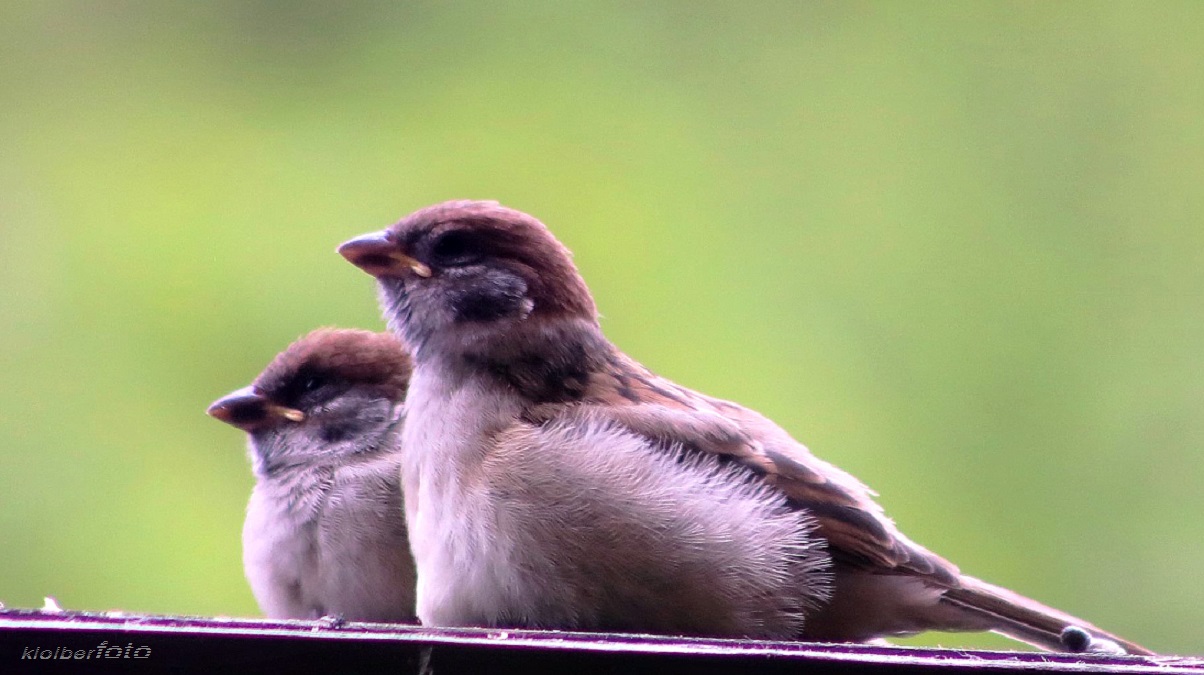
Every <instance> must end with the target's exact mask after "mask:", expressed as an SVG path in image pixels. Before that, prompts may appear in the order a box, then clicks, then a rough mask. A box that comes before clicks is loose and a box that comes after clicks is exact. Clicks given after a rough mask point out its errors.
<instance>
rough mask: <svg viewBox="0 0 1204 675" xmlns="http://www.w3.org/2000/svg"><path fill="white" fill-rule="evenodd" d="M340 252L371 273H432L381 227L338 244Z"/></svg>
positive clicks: (375, 275)
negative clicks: (379, 230) (400, 246)
mask: <svg viewBox="0 0 1204 675" xmlns="http://www.w3.org/2000/svg"><path fill="white" fill-rule="evenodd" d="M338 251H339V255H341V256H343V257H344V258H346V259H347V261H348V262H350V263H351V264H352V265H355V266H356V267H358V268H360V269H362V270H364V271H365V272H367V273H368V274H371V275H372V276H374V277H404V276H406V275H408V274H417V275H418V276H420V277H424V278H425V277H429V276H431V268H430V267H429V266H427V265H425V264H423V263H422V262H420V261H418V260H415V259H414V258H411V257H410V256H408V255H406V254H404V253H402V252H401V251H400V250H399V249H398V247H397V244H395V243H393V241H392V240H390V239H389V237H388V234H387V233H386V232H384V231H381V232H373V233H371V234H365V235H361V236H359V237H356V238H355V239H352V240H350V241H345V242H343V243H342V244H340V245H339V249H338Z"/></svg>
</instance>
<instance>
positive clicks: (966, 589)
mask: <svg viewBox="0 0 1204 675" xmlns="http://www.w3.org/2000/svg"><path fill="white" fill-rule="evenodd" d="M960 581H961V586H960V587H959V588H951V589H949V590H947V591H946V592H945V593H944V595H943V596H942V598H941V600H942V602H944V603H948V604H951V605H954V606H956V607H958V608H960V609H962V610H963V611H966V612H969V613H971V614H974V615H975V616H978V617H980V618H981V619H982V620H983V621H984V622H985V623H988V624H990V625H991V629H992V630H994V631H995V632H997V633H1002V634H1003V635H1006V636H1008V637H1010V638H1013V639H1016V640H1020V641H1021V642H1027V643H1029V644H1031V645H1034V646H1036V647H1040V648H1042V649H1048V650H1050V651H1066V650H1067V644H1066V641H1065V639H1063V631H1065V630H1066V629H1067V628H1075V627H1077V628H1081V629H1083V630H1084V631H1086V632H1087V633H1089V634H1091V636H1092V637H1093V638H1103V639H1105V640H1110V641H1112V642H1115V643H1116V644H1117V645H1119V646H1120V647H1121V648H1123V649H1124V650H1125V651H1126V652H1128V653H1129V654H1144V655H1153V654H1154V652H1152V651H1150V650H1148V649H1146V648H1145V647H1142V646H1141V645H1139V644H1136V643H1133V642H1130V641H1128V640H1125V639H1124V638H1121V637H1118V636H1116V635H1113V634H1111V633H1108V632H1106V631H1103V630H1100V629H1099V628H1096V627H1095V626H1093V625H1091V624H1090V623H1087V622H1086V621H1083V620H1081V619H1079V618H1076V617H1073V616H1071V615H1069V614H1066V613H1064V612H1060V611H1058V610H1056V609H1053V608H1052V607H1046V606H1045V605H1042V604H1041V603H1039V602H1037V601H1035V600H1030V599H1028V598H1026V597H1024V596H1022V595H1019V594H1018V593H1013V592H1012V591H1009V590H1007V589H1006V588H1000V587H999V586H995V585H993V584H988V583H987V582H985V581H981V580H979V579H975V578H974V577H968V576H962V577H961V580H960Z"/></svg>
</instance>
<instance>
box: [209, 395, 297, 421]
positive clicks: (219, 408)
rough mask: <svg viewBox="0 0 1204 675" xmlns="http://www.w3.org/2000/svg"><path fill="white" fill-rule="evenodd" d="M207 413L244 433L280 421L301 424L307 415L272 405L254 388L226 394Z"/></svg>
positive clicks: (292, 409)
mask: <svg viewBox="0 0 1204 675" xmlns="http://www.w3.org/2000/svg"><path fill="white" fill-rule="evenodd" d="M205 412H207V413H209V416H210V417H213V418H214V419H218V420H221V421H223V422H225V423H226V424H229V425H231V426H234V427H238V428H239V429H242V430H243V431H252V430H254V429H258V428H259V427H262V426H266V425H268V424H272V423H274V422H279V421H280V420H289V421H291V422H301V421H303V420H304V419H305V413H303V412H301V411H300V410H297V409H296V408H288V407H285V406H282V405H277V404H275V403H272V402H271V401H269V400H267V399H266V398H264V397H263V396H261V395H259V394H258V393H256V392H255V389H254V387H243V388H242V389H239V390H238V391H232V392H230V393H229V394H226V395H225V396H223V397H221V398H219V399H217V400H216V401H214V402H213V404H212V405H210V406H209V409H208V410H206V411H205Z"/></svg>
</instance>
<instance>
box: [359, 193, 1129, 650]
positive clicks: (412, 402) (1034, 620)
mask: <svg viewBox="0 0 1204 675" xmlns="http://www.w3.org/2000/svg"><path fill="white" fill-rule="evenodd" d="M339 252H340V253H341V254H342V255H343V256H344V257H346V258H347V259H348V260H349V261H350V262H352V263H353V264H355V265H357V266H359V267H360V268H362V269H363V270H364V271H366V272H368V273H369V274H372V275H373V276H375V277H376V278H377V280H378V286H379V298H380V302H381V306H382V310H383V314H384V317H385V319H386V321H387V322H388V324H389V327H390V329H391V330H392V331H393V332H395V333H396V334H397V335H398V336H400V337H401V338H402V339H403V340H404V341H405V342H406V343H407V344H408V345H409V346H410V347H411V349H412V350H413V354H414V364H415V369H414V375H413V380H412V382H411V389H410V397H409V403H408V410H409V413H408V414H409V418H408V420H407V425H406V428H405V431H404V433H403V442H402V445H403V449H404V458H403V461H402V467H403V468H402V475H403V487H404V490H405V494H406V516H407V522H408V524H409V527H410V534H411V538H412V547H413V551H414V554H415V559H416V562H417V565H418V604H417V608H418V616H419V618H420V619H421V620H422V621H423V622H424V623H429V624H434V625H486V626H530V627H554V628H573V629H614V630H631V631H649V632H666V633H685V634H705V635H726V636H752V637H771V638H803V639H812V640H822V641H864V640H869V639H873V638H876V637H880V636H890V635H906V634H912V633H917V632H920V631H925V630H946V631H981V630H994V631H998V632H1000V633H1003V634H1006V635H1009V636H1011V637H1014V638H1017V639H1020V640H1024V641H1026V642H1030V643H1032V644H1035V645H1038V646H1041V647H1044V648H1048V649H1063V648H1066V647H1067V646H1071V647H1074V648H1080V647H1083V646H1085V645H1086V644H1087V643H1088V642H1091V648H1096V647H1098V646H1099V645H1105V646H1103V647H1100V648H1102V649H1106V648H1107V646H1106V645H1108V644H1109V643H1108V642H1106V641H1107V640H1111V641H1114V642H1115V643H1118V644H1120V645H1123V647H1124V648H1125V649H1127V650H1128V651H1130V652H1134V653H1148V652H1147V651H1146V650H1144V649H1143V648H1141V647H1139V646H1137V645H1135V644H1133V643H1130V642H1127V641H1124V640H1121V639H1120V638H1116V637H1115V636H1111V635H1108V634H1107V633H1104V632H1103V631H1100V630H1099V629H1097V628H1095V627H1094V626H1091V625H1090V624H1088V623H1086V622H1083V621H1080V620H1078V619H1075V618H1073V617H1071V616H1068V615H1066V614H1063V613H1061V612H1058V611H1056V610H1053V609H1050V608H1048V607H1045V606H1044V605H1041V604H1039V603H1037V602H1034V601H1032V600H1028V599H1026V598H1023V597H1020V596H1018V595H1016V594H1014V593H1011V592H1009V591H1007V590H1004V589H1001V588H998V587H995V586H991V585H989V584H986V583H984V582H982V581H979V580H977V579H974V578H971V577H968V576H965V575H963V574H961V573H960V571H959V570H958V568H957V567H955V566H954V565H953V564H952V563H950V562H948V561H946V560H944V559H943V558H941V557H939V556H937V555H935V554H933V553H931V552H929V551H928V550H926V549H924V548H923V547H921V546H919V545H917V544H915V543H914V542H912V541H911V540H909V539H908V538H906V537H905V536H903V534H901V533H900V532H899V531H898V530H897V529H896V528H895V525H894V523H893V522H892V521H891V520H890V519H888V518H887V517H886V516H885V515H884V514H883V512H882V509H881V507H879V506H878V504H877V503H875V502H874V501H873V499H872V493H871V492H870V490H869V489H868V488H866V487H865V486H864V485H862V484H861V483H860V482H859V481H858V480H857V479H856V478H854V477H853V476H851V475H849V474H848V473H845V472H844V471H842V470H840V469H838V468H837V467H835V466H833V465H831V464H829V463H827V462H824V461H823V460H820V459H818V458H816V457H815V456H814V455H812V454H811V453H810V451H808V450H807V448H806V447H804V446H803V445H802V444H801V443H799V442H797V441H795V440H794V439H793V438H791V437H790V435H789V434H787V433H786V432H785V431H783V430H782V429H781V428H780V427H778V426H777V425H776V424H774V423H773V422H772V421H770V420H769V419H767V418H765V417H763V416H762V415H760V414H758V413H756V412H754V411H752V410H749V409H747V408H744V407H741V406H739V405H737V404H735V403H731V402H728V401H722V400H718V399H714V398H711V397H709V396H705V395H703V394H700V393H698V392H695V391H692V390H690V389H687V388H685V387H682V386H679V385H677V384H674V383H673V382H670V381H669V380H666V379H664V378H662V377H658V376H657V375H655V374H653V373H652V372H650V371H649V370H648V369H647V368H644V367H643V366H641V365H640V364H638V363H636V362H635V361H634V360H632V359H631V358H629V357H628V356H626V355H625V354H623V353H622V352H621V351H619V350H618V349H617V348H616V347H614V346H613V345H612V344H611V343H610V342H608V341H607V339H606V338H605V337H604V336H603V335H602V332H601V330H600V328H599V325H598V316H597V310H596V308H595V305H594V301H593V298H592V297H591V296H590V293H589V290H588V289H587V288H586V285H585V282H584V281H583V280H582V278H581V276H580V274H579V273H578V272H577V269H576V267H575V266H574V265H573V262H572V259H571V256H570V254H569V251H568V250H567V249H566V248H565V247H564V246H563V245H562V244H561V243H560V242H559V241H557V240H556V238H555V237H554V236H553V235H552V234H551V232H549V230H548V229H547V228H546V227H545V226H544V225H543V224H542V223H540V222H539V221H538V220H536V219H535V218H533V217H531V216H529V215H527V214H525V213H521V212H519V211H515V210H512V209H508V208H505V207H502V206H500V205H498V204H497V203H495V202H480V201H454V202H447V203H443V204H438V205H435V206H431V207H428V208H425V209H422V210H420V211H417V212H415V213H413V214H411V215H409V216H407V217H406V218H404V219H402V220H401V221H400V222H398V223H396V224H395V225H393V226H392V227H390V228H388V229H387V230H384V231H382V232H377V233H373V234H368V235H365V236H361V237H358V238H356V239H353V240H351V241H348V242H346V243H344V244H343V245H342V246H340V247H339ZM784 511H785V513H784ZM786 513H793V514H798V517H797V518H796V519H794V520H792V521H791V520H788V519H786V518H785V514H786ZM811 521H814V522H815V523H816V529H815V532H814V536H815V537H817V538H818V539H819V540H820V541H821V542H823V543H825V544H826V549H827V550H826V555H824V556H820V555H819V554H818V553H817V552H816V547H815V545H814V543H813V542H812V541H810V538H809V537H808V536H807V524H808V523H809V522H811ZM783 522H787V523H788V526H785V525H783V524H782V523H783ZM775 538H777V539H775ZM775 544H782V545H783V546H785V547H786V548H789V549H791V550H793V551H794V552H795V553H796V554H797V556H796V559H795V560H794V561H793V562H791V563H790V564H787V563H788V562H790V556H789V555H788V553H789V551H786V550H781V548H780V547H778V548H775V546H774V545H775ZM829 556H830V564H831V568H830V574H831V577H830V580H829V576H828V575H829V569H828V568H827V566H826V564H825V563H826V562H827V559H828V557H829ZM783 568H789V569H788V570H785V571H784V570H783ZM791 570H792V571H791ZM786 571H790V573H786ZM750 593H753V594H755V595H751V596H750V595H748V594H750ZM741 598H749V600H748V601H747V602H745V603H743V604H742V603H741V602H740V599H741ZM750 607H751V608H752V609H753V610H755V611H753V612H752V613H751V614H750V613H749V608H750ZM777 607H784V608H785V609H784V610H775V608H777ZM799 613H801V614H802V616H801V617H800V616H799ZM764 617H771V618H772V620H765V619H764ZM800 619H801V620H800ZM1084 632H1086V633H1087V634H1088V635H1087V637H1088V638H1091V637H1094V638H1095V640H1094V642H1092V641H1091V640H1089V639H1084ZM1064 633H1065V634H1066V635H1068V636H1070V638H1067V637H1064ZM1100 638H1103V640H1101V639H1100ZM1071 643H1074V644H1071Z"/></svg>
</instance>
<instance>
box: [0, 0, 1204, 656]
mask: <svg viewBox="0 0 1204 675" xmlns="http://www.w3.org/2000/svg"><path fill="white" fill-rule="evenodd" d="M0 44H3V47H0V50H2V51H0V82H2V83H3V86H2V87H0V373H2V377H3V381H4V384H5V386H4V387H3V388H0V600H2V601H3V602H5V603H6V604H8V605H9V606H37V605H40V604H41V598H42V596H43V595H54V596H57V598H58V599H59V601H60V602H61V603H62V604H63V605H64V606H65V607H67V608H86V609H110V608H120V609H124V610H129V611H145V612H166V613H189V614H217V615H256V614H257V613H258V610H257V608H256V607H255V604H254V601H253V599H252V598H251V595H250V592H249V591H248V589H247V586H246V583H245V581H244V579H243V576H242V567H241V559H240V541H239V533H240V529H241V526H242V515H243V508H244V504H245V501H246V498H247V496H248V493H249V490H250V487H251V477H250V474H249V471H248V467H247V462H246V458H245V455H244V450H243V437H242V435H241V434H239V433H238V432H236V431H235V430H233V429H231V428H229V427H226V426H224V425H222V424H219V423H217V422H215V421H213V420H211V419H208V418H207V417H206V416H205V414H204V409H205V407H206V405H207V404H208V403H209V402H210V401H212V400H213V399H215V398H216V397H218V396H219V395H221V394H224V393H226V392H227V391H229V390H231V389H234V388H237V387H240V386H242V385H244V384H246V383H248V382H249V381H250V379H251V378H252V377H253V376H254V375H255V374H256V373H257V372H258V371H259V370H260V368H261V367H262V366H263V365H265V364H266V363H267V361H268V360H269V359H270V358H271V357H272V356H273V355H274V354H275V353H276V352H277V351H279V350H281V349H283V348H284V346H285V345H287V344H288V343H289V342H290V341H291V340H292V339H293V338H295V337H297V336H298V335H300V334H302V333H304V332H306V331H307V330H309V329H310V328H313V327H315V326H318V325H332V324H333V325H342V326H362V327H369V328H379V327H380V326H381V323H380V321H379V317H378V314H377V309H376V304H375V299H374V293H373V286H372V281H371V280H370V279H369V278H368V277H367V276H366V275H364V274H363V273H361V272H359V271H358V270H356V269H354V268H353V267H351V266H350V265H348V264H347V263H346V262H344V261H343V260H342V259H341V258H340V257H339V256H338V255H336V254H335V253H334V247H335V245H337V244H338V243H339V242H341V241H343V240H344V239H347V238H349V237H351V236H353V235H356V234H360V233H362V232H366V231H369V230H374V229H379V228H381V227H383V226H385V225H387V224H389V223H390V222H392V221H394V220H396V219H397V218H399V217H400V216H402V215H404V214H405V213H408V212H409V211H411V210H413V209H416V208H418V207H421V206H424V205H427V204H430V203H433V202H436V201H440V200H444V199H449V198H463V197H473V198H493V199H499V200H501V201H502V202H503V203H506V204H508V205H511V206H514V207H516V208H520V209H523V210H526V211H529V212H531V213H533V214H535V215H536V216H538V217H539V218H541V219H543V220H544V222H546V223H548V224H549V225H550V226H551V227H552V228H553V230H554V231H555V232H556V233H557V234H558V235H559V236H560V237H561V238H562V239H563V240H564V241H565V242H566V243H567V244H568V245H569V246H570V247H571V248H572V249H573V250H574V251H575V252H576V256H577V261H578V264H579V265H580V267H581V269H582V272H583V273H584V274H585V276H586V278H587V280H588V281H589V283H590V285H591V287H592V289H593V291H594V292H595V294H596V296H597V299H598V303H599V305H600V307H601V309H602V312H603V314H604V320H603V321H604V323H603V325H604V328H605V329H606V331H607V333H608V335H609V336H610V337H611V338H612V339H613V340H614V341H615V342H616V343H618V344H619V345H620V346H621V347H622V348H623V349H625V350H626V351H627V352H628V353H630V354H632V355H633V356H634V357H636V358H637V359H639V360H641V361H643V362H644V363H645V364H646V365H648V366H649V367H651V368H653V369H654V370H656V371H658V372H660V373H662V374H664V375H667V376H669V377H671V378H673V379H675V380H677V381H679V382H681V383H683V384H685V385H688V386H691V387H695V388H697V389H701V390H703V391H706V392H708V393H710V394H713V395H717V396H722V397H727V398H731V399H735V400H738V401H741V402H743V403H745V404H747V405H750V406H752V407H754V408H757V409H759V410H761V411H763V412H765V413H766V414H768V415H770V416H771V417H773V418H775V419H776V420H777V421H779V422H780V423H781V424H782V425H783V426H785V427H786V428H787V429H789V430H790V431H791V432H793V433H794V434H795V435H796V436H797V437H798V438H799V439H800V440H803V441H804V442H806V443H808V444H809V445H810V446H811V448H812V449H813V450H815V451H816V453H817V454H819V455H820V456H822V457H824V458H826V459H828V460H830V461H833V462H835V463H837V464H839V465H841V466H842V467H844V468H846V469H848V470H850V471H852V472H853V473H854V474H856V475H858V476H860V477H861V478H862V479H864V480H865V481H866V482H867V483H869V484H870V485H871V486H873V487H875V488H876V489H878V490H879V491H880V492H881V493H882V502H883V503H884V504H885V506H886V507H887V510H888V512H890V513H891V514H892V515H893V516H894V517H895V518H896V520H897V521H898V522H899V523H900V525H901V527H902V529H903V530H904V531H905V532H907V533H909V534H910V535H911V536H912V537H913V538H914V539H916V540H917V541H920V542H922V543H924V544H926V545H927V546H929V547H930V548H932V549H933V550H935V551H937V552H939V553H941V554H943V555H946V556H947V557H949V558H951V559H952V560H954V561H956V562H957V563H959V564H960V565H961V566H962V568H963V570H965V571H967V572H970V573H972V574H975V575H977V576H980V577H983V578H985V579H988V580H991V581H994V582H996V583H999V584H1003V585H1006V586H1009V587H1012V588H1015V589H1016V590H1019V591H1022V592H1024V593H1026V594H1029V595H1032V596H1034V597H1036V598H1039V599H1041V600H1043V601H1044V602H1046V603H1049V604H1052V605H1055V606H1058V607H1061V608H1063V609H1066V610H1067V611H1071V612H1074V613H1077V614H1079V615H1081V616H1083V617H1085V618H1089V619H1090V620H1092V621H1094V622H1096V623H1098V624H1099V625H1101V626H1104V627H1107V628H1109V629H1111V630H1114V631H1116V632H1118V633H1120V634H1123V635H1125V636H1126V637H1129V638H1132V639H1133V640H1136V641H1138V642H1143V643H1146V644H1147V645H1148V646H1149V647H1152V648H1155V649H1158V650H1165V651H1170V652H1181V653H1201V652H1204V640H1202V639H1201V638H1200V626H1201V625H1202V624H1204V580H1202V579H1201V574H1202V572H1204V522H1202V520H1201V514H1202V513H1204V490H1201V489H1200V485H1201V483H1204V456H1202V455H1201V449H1202V448H1204V196H1202V195H1204V190H1202V189H1201V185H1202V183H1204V4H1200V3H1196V2H1161V3H1155V4H1146V3H1044V2H1031V3H1028V2H1026V3H852V2H833V3H806V4H803V3H795V2H784V3H768V2H766V3H757V4H755V5H754V4H748V3H709V4H707V3H697V2H672V3H641V2H609V3H590V2H544V3H529V2H524V3H480V4H477V3H461V4H456V5H444V4H440V3H405V4H403V3H393V2H378V3H370V2H358V3H327V2H209V3H192V2H153V3H152V2H146V3H135V2H37V3H6V4H5V5H4V6H3V7H2V8H0ZM913 642H917V641H913ZM918 642H919V643H923V644H935V643H941V644H947V645H966V646H975V645H977V646H994V647H999V646H1012V645H1013V643H1010V642H1007V641H1003V640H1001V639H996V638H993V637H990V636H977V637H975V636H957V637H954V636H927V637H925V638H922V639H920V640H918Z"/></svg>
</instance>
